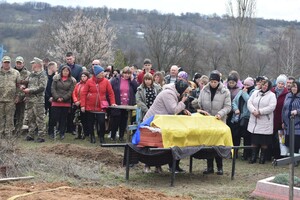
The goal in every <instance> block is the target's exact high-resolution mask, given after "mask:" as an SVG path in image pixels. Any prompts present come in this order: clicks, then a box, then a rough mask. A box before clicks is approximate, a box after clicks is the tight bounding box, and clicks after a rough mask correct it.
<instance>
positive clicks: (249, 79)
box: [244, 77, 254, 87]
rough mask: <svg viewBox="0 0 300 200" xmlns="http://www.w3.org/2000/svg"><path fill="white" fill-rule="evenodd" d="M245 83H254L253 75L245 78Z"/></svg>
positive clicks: (251, 84)
mask: <svg viewBox="0 0 300 200" xmlns="http://www.w3.org/2000/svg"><path fill="white" fill-rule="evenodd" d="M244 85H249V86H250V87H251V86H253V85H254V80H253V78H251V77H247V78H246V79H245V80H244Z"/></svg>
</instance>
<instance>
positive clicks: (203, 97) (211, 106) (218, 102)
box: [198, 82, 231, 123]
mask: <svg viewBox="0 0 300 200" xmlns="http://www.w3.org/2000/svg"><path fill="white" fill-rule="evenodd" d="M198 103H199V107H200V109H202V110H205V111H206V112H208V113H209V114H210V115H217V114H219V115H220V116H221V120H222V121H223V122H224V123H226V117H227V114H228V113H229V112H230V111H231V97H230V92H229V90H228V89H227V88H225V87H224V85H223V84H222V83H221V82H220V83H219V86H218V89H217V91H216V94H215V97H214V99H213V101H211V92H210V85H209V83H208V84H206V85H205V86H204V87H203V89H202V90H201V92H200V95H199V98H198Z"/></svg>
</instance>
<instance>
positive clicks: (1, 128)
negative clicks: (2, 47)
mask: <svg viewBox="0 0 300 200" xmlns="http://www.w3.org/2000/svg"><path fill="white" fill-rule="evenodd" d="M10 63H11V58H10V57H9V56H4V57H3V58H2V67H1V70H0V138H4V137H5V136H8V137H11V136H12V133H13V131H14V114H15V110H16V105H15V102H16V101H17V99H18V98H17V88H18V87H19V81H20V73H19V72H18V71H17V70H15V69H13V68H11V66H10Z"/></svg>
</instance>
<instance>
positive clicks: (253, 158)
mask: <svg viewBox="0 0 300 200" xmlns="http://www.w3.org/2000/svg"><path fill="white" fill-rule="evenodd" d="M256 159H257V150H256V148H253V149H252V155H251V158H250V160H249V163H250V164H253V163H256Z"/></svg>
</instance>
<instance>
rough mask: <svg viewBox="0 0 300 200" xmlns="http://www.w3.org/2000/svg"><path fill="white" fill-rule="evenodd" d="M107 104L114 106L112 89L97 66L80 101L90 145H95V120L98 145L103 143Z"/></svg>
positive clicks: (102, 71)
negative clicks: (98, 139) (84, 114)
mask: <svg viewBox="0 0 300 200" xmlns="http://www.w3.org/2000/svg"><path fill="white" fill-rule="evenodd" d="M109 102H110V104H111V105H112V106H116V103H115V95H114V92H113V89H112V87H111V84H110V82H109V81H108V80H107V79H106V78H105V73H104V69H103V68H102V67H101V66H99V65H95V66H94V75H93V77H92V78H90V79H89V80H88V81H87V82H86V84H85V86H84V88H83V90H82V93H81V99H80V104H81V111H82V112H85V111H87V112H86V120H87V131H88V134H89V135H90V138H91V143H96V140H95V134H94V122H95V120H96V125H97V134H98V137H99V138H100V143H104V142H105V141H104V133H105V113H106V110H107V108H108V106H109Z"/></svg>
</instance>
